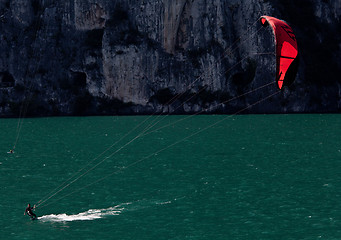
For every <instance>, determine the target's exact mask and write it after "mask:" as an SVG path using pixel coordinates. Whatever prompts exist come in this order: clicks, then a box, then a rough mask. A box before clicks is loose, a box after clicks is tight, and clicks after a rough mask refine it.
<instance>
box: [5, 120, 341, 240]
mask: <svg viewBox="0 0 341 240" xmlns="http://www.w3.org/2000/svg"><path fill="white" fill-rule="evenodd" d="M340 123H341V115H335V114H326V115H308V114H307V115H240V116H226V115H225V116H224V115H220V116H193V117H188V116H166V117H157V116H152V117H148V116H128V117H69V118H68V117H65V118H64V117H63V118H62V117H61V118H36V119H29V118H27V119H24V122H23V125H22V128H21V131H20V134H19V140H18V143H17V145H16V149H15V153H14V154H8V153H7V152H8V151H9V149H10V148H11V147H12V146H13V143H14V142H15V140H16V130H18V128H17V124H18V119H0V128H1V132H0V143H1V144H0V184H1V188H0V196H1V201H0V208H1V213H2V218H1V220H0V225H1V230H0V231H1V239H120V240H123V239H158V240H160V239H179V240H180V239H181V240H182V239H215V240H216V239H224V240H225V239H286V240H287V239H341V199H340V196H341V124H340ZM27 203H31V204H38V203H39V204H38V205H39V206H38V208H37V209H36V214H37V215H38V216H39V219H38V220H37V221H31V220H30V218H29V217H28V216H24V210H25V208H26V205H27Z"/></svg>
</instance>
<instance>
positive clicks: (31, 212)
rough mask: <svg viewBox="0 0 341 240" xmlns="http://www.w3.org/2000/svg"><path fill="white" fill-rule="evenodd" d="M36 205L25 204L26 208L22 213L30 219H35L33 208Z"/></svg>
mask: <svg viewBox="0 0 341 240" xmlns="http://www.w3.org/2000/svg"><path fill="white" fill-rule="evenodd" d="M35 208H36V205H34V206H33V207H31V205H30V204H28V205H27V208H26V209H25V212H24V215H26V213H27V215H28V216H30V217H31V219H32V220H35V219H37V215H35V214H34V212H33V210H35Z"/></svg>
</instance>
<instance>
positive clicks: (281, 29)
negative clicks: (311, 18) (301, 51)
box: [260, 16, 298, 89]
mask: <svg viewBox="0 0 341 240" xmlns="http://www.w3.org/2000/svg"><path fill="white" fill-rule="evenodd" d="M260 21H261V23H262V25H263V26H268V25H270V26H271V28H272V31H273V33H274V36H275V44H276V81H277V84H278V87H279V89H282V87H283V86H289V85H290V84H291V83H292V82H293V81H294V80H295V77H296V73H297V68H298V55H297V54H298V50H297V41H296V37H295V35H294V33H293V31H292V29H291V27H290V26H289V25H288V24H287V23H286V22H284V21H282V20H279V19H277V18H274V17H269V16H261V18H260Z"/></svg>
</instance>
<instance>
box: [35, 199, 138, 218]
mask: <svg viewBox="0 0 341 240" xmlns="http://www.w3.org/2000/svg"><path fill="white" fill-rule="evenodd" d="M129 204H131V203H125V204H120V205H117V206H114V207H109V208H102V209H89V210H87V211H85V212H81V213H77V214H71V215H68V214H66V213H61V214H49V215H43V216H41V217H38V220H39V221H42V222H72V221H91V220H96V219H101V218H105V217H108V216H115V215H120V214H121V213H122V211H123V210H124V209H125V206H126V205H129Z"/></svg>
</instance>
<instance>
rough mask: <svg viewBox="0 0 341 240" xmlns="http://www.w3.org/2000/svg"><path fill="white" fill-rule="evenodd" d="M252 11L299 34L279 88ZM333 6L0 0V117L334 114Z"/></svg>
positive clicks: (265, 36)
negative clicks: (292, 65)
mask: <svg viewBox="0 0 341 240" xmlns="http://www.w3.org/2000/svg"><path fill="white" fill-rule="evenodd" d="M261 15H270V16H274V17H277V18H280V19H284V20H286V21H287V22H288V23H289V24H290V25H291V27H292V28H293V30H294V32H295V34H296V37H297V39H298V44H299V51H300V54H299V55H300V67H299V72H298V75H297V78H296V81H295V82H294V84H293V85H292V86H291V87H290V88H286V89H284V90H283V91H281V92H278V93H277V91H278V90H277V87H276V85H275V84H274V80H275V69H276V66H275V56H274V51H275V48H274V39H273V37H272V33H271V31H270V29H267V28H264V27H262V26H260V23H259V22H258V19H259V17H260V16H261ZM340 15H341V2H340V1H339V0H329V1H324V0H317V1H315V0H314V1H313V0H300V1H294V0H285V1H284V0H263V1H259V0H242V1H240V0H238V1H237V0H230V1H226V0H212V1H206V0H162V1H161V0H144V1H134V0H116V1H109V0H68V1H53V0H27V1H21V0H0V24H1V32H0V34H1V35H0V115H1V116H16V115H19V114H23V113H25V114H26V115H28V116H29V115H32V116H42V115H84V114H86V115H87V114H99V115H100V114H150V113H154V112H164V113H175V114H179V113H181V114H183V113H193V112H200V111H204V112H205V113H235V112H237V111H239V110H241V109H245V108H247V110H246V111H245V112H246V113H248V112H251V113H285V112H340V109H341V98H340V96H341V78H340V77H338V74H339V72H340V70H341V30H340V29H341V28H340V27H341V23H340ZM246 93H247V94H246ZM273 94H274V95H273ZM174 99H175V100H174ZM229 99H233V100H231V101H229ZM263 99H264V101H262V100H263ZM255 103H257V104H255ZM248 107H249V108H248Z"/></svg>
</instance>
